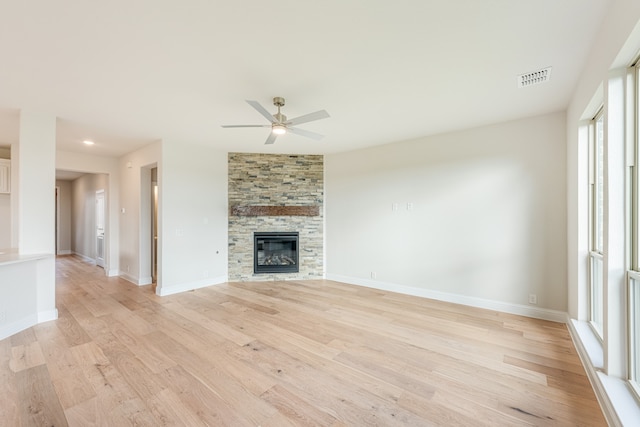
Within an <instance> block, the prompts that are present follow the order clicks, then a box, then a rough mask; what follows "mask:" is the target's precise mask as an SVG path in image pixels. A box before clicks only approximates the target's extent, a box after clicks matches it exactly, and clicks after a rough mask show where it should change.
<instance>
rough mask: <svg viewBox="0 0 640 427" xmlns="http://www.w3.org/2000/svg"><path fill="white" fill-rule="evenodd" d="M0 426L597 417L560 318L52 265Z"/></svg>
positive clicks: (15, 346)
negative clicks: (52, 288) (47, 312)
mask: <svg viewBox="0 0 640 427" xmlns="http://www.w3.org/2000/svg"><path fill="white" fill-rule="evenodd" d="M56 263H57V281H56V293H57V306H58V310H59V315H60V318H59V319H58V320H56V321H52V322H47V323H43V324H40V325H37V326H36V327H33V328H30V329H27V330H26V331H23V332H21V333H19V334H17V335H14V336H12V337H10V338H7V339H5V340H2V341H0V426H65V425H70V426H83V427H84V426H129V425H136V426H169V425H174V426H234V427H235V426H262V427H268V426H278V427H280V426H335V427H337V426H396V425H397V426H400V425H401V426H547V425H549V426H604V425H606V423H605V420H604V418H603V415H602V412H601V411H600V408H599V406H598V403H597V401H596V399H595V396H594V393H593V390H592V389H591V387H590V384H589V381H588V379H587V377H586V375H585V372H584V369H583V367H582V365H581V364H580V361H579V359H578V356H577V354H576V351H575V348H574V347H573V344H572V342H571V339H570V337H569V334H568V332H567V329H566V326H565V325H563V324H558V323H553V322H546V321H540V320H534V319H529V318H524V317H519V316H514V315H508V314H503V313H498V312H493V311H488V310H480V309H475V308H470V307H464V306H458V305H454V304H448V303H442V302H437V301H432V300H427V299H422V298H416V297H411V296H406V295H400V294H394V293H390V292H382V291H378V290H372V289H367V288H362V287H357V286H350V285H345V284H342V283H337V282H332V281H326V280H316V281H286V282H285V281H281V282H251V283H229V284H224V285H219V286H213V287H209V288H204V289H200V290H196V291H192V292H186V293H183V294H178V295H173V296H167V297H158V296H156V295H155V294H154V293H153V291H152V289H151V287H150V286H144V287H137V286H134V285H132V284H130V283H128V282H126V281H124V280H122V279H119V278H106V277H104V276H103V270H102V269H100V268H98V267H95V266H93V265H90V264H88V263H86V262H84V261H82V260H81V259H79V258H77V257H73V256H65V257H59V258H58V259H57V262H56Z"/></svg>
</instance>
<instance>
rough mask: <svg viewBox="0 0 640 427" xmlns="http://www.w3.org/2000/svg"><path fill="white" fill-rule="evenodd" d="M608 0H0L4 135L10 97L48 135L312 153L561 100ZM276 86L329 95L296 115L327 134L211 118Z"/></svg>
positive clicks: (72, 145) (70, 147)
mask: <svg viewBox="0 0 640 427" xmlns="http://www.w3.org/2000/svg"><path fill="white" fill-rule="evenodd" d="M611 1H612V0H562V1H558V0H538V1H536V2H525V1H517V0H447V1H444V0H439V1H435V0H399V1H383V0H350V1H345V0H325V1H310V0H278V1H262V0H236V1H212V0H209V1H207V0H183V1H180V2H177V1H166V0H138V1H131V0H126V1H125V0H111V1H106V2H93V1H92V2H88V1H86V0H59V1H55V2H54V1H32V0H29V1H25V0H14V1H4V2H3V5H2V12H1V13H0V58H1V59H2V62H1V66H0V143H5V144H7V143H13V142H14V141H16V140H17V138H18V125H17V120H18V113H17V111H18V110H19V109H29V110H33V111H38V112H45V113H51V114H53V115H56V116H57V117H58V118H59V123H58V142H57V144H58V149H60V150H66V151H80V152H90V153H95V154H99V155H108V156H120V155H122V154H124V153H126V152H129V151H132V150H134V149H136V148H138V147H140V146H143V145H146V144H148V143H150V142H152V141H155V140H158V139H167V140H174V141H178V142H180V141H185V142H193V143H198V144H208V145H212V146H215V147H219V148H220V149H221V150H225V151H244V152H277V153H301V154H302V153H319V154H322V153H332V152H339V151H345V150H352V149H357V148H362V147H366V146H372V145H378V144H385V143H390V142H396V141H400V140H406V139H413V138H417V137H420V136H425V135H430V134H436V133H442V132H448V131H452V130H457V129H463V128H469V127H474V126H479V125H483V124H489V123H496V122H502V121H506V120H511V119H517V118H520V117H525V116H532V115H538V114H544V113H549V112H555V111H561V110H564V109H565V108H566V107H567V105H568V102H569V99H570V97H571V95H572V92H573V90H574V87H575V84H576V81H577V78H578V76H579V74H580V72H581V68H582V66H583V64H584V63H585V61H586V57H587V54H588V52H589V50H590V47H591V45H592V44H593V42H594V40H595V36H596V34H597V32H598V29H599V27H600V24H601V21H602V19H603V17H604V14H605V12H606V9H607V7H608V6H609V4H610V3H611ZM548 66H552V67H553V72H552V75H551V80H550V81H549V82H548V83H546V84H543V85H538V86H532V87H529V88H525V89H518V88H517V86H516V80H517V79H516V76H517V75H518V74H522V73H527V72H530V71H534V70H536V69H539V68H543V67H548ZM274 96H282V97H284V98H285V99H286V101H287V105H286V106H285V107H284V109H283V113H284V114H286V115H287V116H288V117H290V118H291V117H296V116H299V115H302V114H306V113H309V112H313V111H316V110H320V109H326V110H327V111H328V112H329V114H331V118H329V119H325V120H322V121H318V122H313V123H308V124H304V125H300V128H303V129H308V130H311V131H315V132H319V133H322V134H324V135H326V137H325V138H324V139H323V140H322V141H320V142H316V141H313V140H310V139H307V138H303V137H300V136H296V135H290V134H289V135H286V136H284V137H281V138H279V139H278V140H277V141H276V143H275V145H273V146H265V145H264V144H263V142H264V140H265V139H266V137H267V133H268V129H223V128H221V127H220V125H222V124H264V123H266V121H265V119H264V118H263V117H262V116H260V115H259V114H258V113H257V112H256V111H255V110H254V109H252V108H251V107H250V106H249V105H248V104H246V103H245V102H244V101H245V100H247V99H253V100H257V101H259V102H260V103H262V105H264V106H265V107H267V109H268V110H269V111H274V112H275V108H274V107H273V105H272V104H271V99H272V98H273V97H274ZM84 139H92V140H94V141H95V142H96V145H94V146H93V147H86V146H84V145H83V144H81V141H82V140H84Z"/></svg>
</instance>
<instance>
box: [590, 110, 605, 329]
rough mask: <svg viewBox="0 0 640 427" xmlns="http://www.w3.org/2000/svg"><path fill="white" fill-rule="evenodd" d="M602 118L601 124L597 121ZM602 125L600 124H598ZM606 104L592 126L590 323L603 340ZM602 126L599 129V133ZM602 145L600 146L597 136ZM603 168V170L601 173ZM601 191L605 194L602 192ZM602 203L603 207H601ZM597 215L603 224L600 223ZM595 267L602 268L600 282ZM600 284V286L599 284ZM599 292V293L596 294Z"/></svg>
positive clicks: (595, 117)
mask: <svg viewBox="0 0 640 427" xmlns="http://www.w3.org/2000/svg"><path fill="white" fill-rule="evenodd" d="M598 122H600V124H599V123H598ZM599 126H600V127H599ZM603 127H604V108H603V107H601V108H600V109H599V110H598V112H597V113H596V115H595V116H594V117H593V119H592V121H591V125H590V126H589V263H588V265H589V272H588V278H589V292H588V294H589V299H588V301H589V324H590V325H591V327H592V328H593V330H594V332H595V333H596V336H597V337H598V338H599V339H600V341H602V337H603V322H604V274H605V272H604V233H603V228H604V211H603V209H604V201H603V202H602V204H601V205H600V206H599V205H598V203H597V200H598V196H599V195H601V197H602V198H603V199H604V191H605V188H604V182H603V180H604V158H603V157H604V136H603V132H604V129H602V128H603ZM599 130H600V133H599ZM599 137H600V138H601V141H600V143H601V144H602V146H601V147H600V150H598V148H599V147H598V138H599ZM598 172H600V173H598ZM599 191H601V192H602V194H599ZM599 207H600V209H598V208H599ZM598 218H600V219H599V224H600V227H598ZM598 266H599V269H597V267H598ZM594 271H599V273H600V277H599V279H600V282H599V283H598V282H596V280H597V279H598V277H596V275H594ZM596 285H598V286H596ZM596 294H597V295H596Z"/></svg>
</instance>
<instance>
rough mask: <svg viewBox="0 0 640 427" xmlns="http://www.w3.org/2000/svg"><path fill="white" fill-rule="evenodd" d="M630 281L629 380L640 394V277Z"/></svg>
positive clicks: (635, 275) (632, 277)
mask: <svg viewBox="0 0 640 427" xmlns="http://www.w3.org/2000/svg"><path fill="white" fill-rule="evenodd" d="M630 276H631V277H630V279H629V353H630V354H629V380H630V382H631V385H632V386H633V388H634V389H635V391H636V393H640V275H639V274H637V273H630Z"/></svg>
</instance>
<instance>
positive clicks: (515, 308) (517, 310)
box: [327, 274, 567, 323]
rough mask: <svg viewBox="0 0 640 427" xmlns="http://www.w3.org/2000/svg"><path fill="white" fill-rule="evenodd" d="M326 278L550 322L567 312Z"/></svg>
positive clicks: (562, 320)
mask: <svg viewBox="0 0 640 427" xmlns="http://www.w3.org/2000/svg"><path fill="white" fill-rule="evenodd" d="M327 279H328V280H334V281H336V282H342V283H348V284H351V285H357V286H365V287H367V288H373V289H380V290H383V291H390V292H397V293H400V294H405V295H413V296H417V297H423V298H430V299H434V300H438V301H445V302H451V303H455V304H462V305H468V306H471V307H478V308H486V309H488V310H495V311H500V312H503V313H510V314H517V315H520V316H526V317H533V318H535V319H543V320H550V321H552V322H560V323H565V322H566V321H567V313H565V312H563V311H557V310H550V309H546V308H540V307H531V306H527V305H522V304H513V303H508V302H503V301H495V300H488V299H484V298H477V297H470V296H466V295H458V294H450V293H448V292H440V291H433V290H430V289H424V288H417V287H414V286H406V285H398V284H395V283H385V282H380V281H377V280H368V279H361V278H357V277H348V276H340V275H337V274H327Z"/></svg>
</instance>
